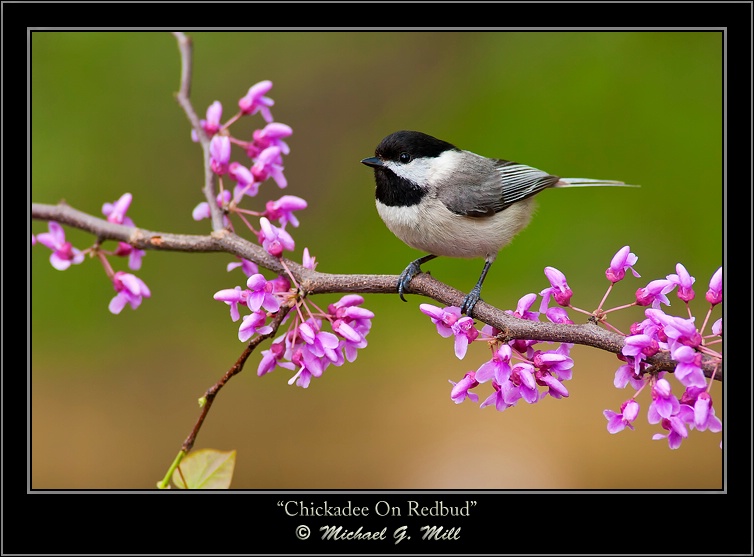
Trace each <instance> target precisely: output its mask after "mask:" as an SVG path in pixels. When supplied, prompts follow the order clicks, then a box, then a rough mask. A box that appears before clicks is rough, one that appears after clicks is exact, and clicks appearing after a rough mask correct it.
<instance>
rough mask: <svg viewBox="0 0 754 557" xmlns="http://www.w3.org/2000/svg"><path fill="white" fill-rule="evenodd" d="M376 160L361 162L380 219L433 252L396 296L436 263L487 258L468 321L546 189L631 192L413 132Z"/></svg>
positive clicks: (465, 307)
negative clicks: (493, 269) (370, 176)
mask: <svg viewBox="0 0 754 557" xmlns="http://www.w3.org/2000/svg"><path fill="white" fill-rule="evenodd" d="M374 154H375V156H374V157H369V158H366V159H363V160H362V161H361V162H362V163H363V164H365V165H367V166H371V167H373V168H374V178H375V182H376V184H377V188H376V194H375V196H376V198H377V212H378V213H379V214H380V217H382V220H383V221H384V222H385V224H386V225H387V227H388V228H389V229H390V231H391V232H392V233H393V234H395V235H396V236H397V237H398V238H400V239H401V240H402V241H403V242H405V243H406V244H408V245H409V246H411V247H412V248H416V249H418V250H421V251H425V252H428V255H425V256H423V257H420V258H419V259H416V260H415V261H412V262H411V263H410V264H409V265H408V267H406V269H405V270H404V271H403V273H401V275H400V278H399V281H398V294H399V295H400V297H401V299H402V300H403V301H404V302H405V301H406V299H405V298H404V297H403V293H404V292H407V291H408V287H409V283H410V282H411V279H412V278H413V277H414V276H415V275H416V274H418V273H420V272H421V265H422V264H423V263H426V262H427V261H430V260H432V259H434V258H435V257H437V256H440V255H443V256H448V257H465V258H474V257H484V259H485V262H484V268H483V269H482V274H481V275H480V277H479V280H478V281H477V283H476V286H474V288H473V289H472V290H471V292H469V294H468V295H467V296H466V297H465V298H464V300H463V303H462V304H461V312H462V313H465V314H466V315H469V316H471V312H472V310H473V309H474V305H475V304H476V303H477V302H478V301H479V299H480V295H481V290H482V283H483V282H484V279H485V277H486V276H487V271H489V269H490V266H491V265H492V262H493V261H494V260H495V257H496V256H497V253H498V251H500V249H501V248H503V247H504V246H506V245H507V244H508V243H510V241H511V240H512V239H513V237H514V236H515V235H516V234H517V233H518V232H520V231H521V230H522V229H523V228H524V227H526V225H527V224H529V221H530V220H531V216H532V212H533V211H534V196H535V195H536V194H538V193H539V192H541V191H542V190H544V189H546V188H557V187H567V186H626V185H627V184H625V183H623V182H617V181H611V180H593V179H590V178H560V177H559V176H553V175H551V174H548V173H547V172H543V171H541V170H537V169H536V168H532V167H530V166H526V165H525V164H519V163H516V162H512V161H506V160H501V159H490V158H487V157H482V156H480V155H477V154H475V153H472V152H470V151H464V150H462V149H459V148H457V147H456V146H454V145H452V144H450V143H448V142H447V141H442V140H440V139H436V138H434V137H432V136H430V135H427V134H425V133H421V132H416V131H397V132H395V133H392V134H390V135H388V136H387V137H386V138H385V139H383V140H382V141H381V142H380V144H379V145H378V146H377V149H375V152H374Z"/></svg>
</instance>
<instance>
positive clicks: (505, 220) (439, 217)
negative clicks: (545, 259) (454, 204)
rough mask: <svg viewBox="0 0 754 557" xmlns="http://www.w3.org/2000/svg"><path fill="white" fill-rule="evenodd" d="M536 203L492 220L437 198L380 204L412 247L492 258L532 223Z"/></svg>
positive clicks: (516, 207) (384, 217) (516, 206)
mask: <svg viewBox="0 0 754 557" xmlns="http://www.w3.org/2000/svg"><path fill="white" fill-rule="evenodd" d="M533 211H534V200H533V199H531V198H530V199H525V200H523V201H520V202H518V203H516V204H514V205H512V206H510V207H508V208H507V209H505V210H504V211H500V212H499V213H495V214H494V215H493V216H491V217H481V218H480V217H464V216H461V215H457V214H455V213H452V212H451V211H449V210H448V209H447V208H446V207H445V205H443V203H442V202H441V201H439V200H438V199H436V198H429V197H425V198H424V199H423V200H422V202H421V203H420V204H417V205H412V206H409V207H390V206H387V205H384V204H382V203H380V202H379V201H377V212H378V213H379V215H380V217H381V218H382V220H383V221H384V222H385V225H387V227H388V228H389V229H390V231H391V232H392V233H393V234H395V235H396V236H397V237H398V238H399V239H401V240H402V241H403V242H404V243H406V244H408V245H409V246H411V247H412V248H416V249H418V250H421V251H424V252H427V253H431V254H434V255H443V256H447V257H466V258H473V257H492V258H494V256H495V254H497V252H498V251H499V250H500V249H501V248H502V247H503V246H505V245H507V244H508V243H510V241H511V240H512V239H513V237H514V236H515V235H516V234H518V233H519V232H520V231H521V230H522V229H523V228H524V227H525V226H526V225H527V224H528V223H529V220H531V215H532V212H533Z"/></svg>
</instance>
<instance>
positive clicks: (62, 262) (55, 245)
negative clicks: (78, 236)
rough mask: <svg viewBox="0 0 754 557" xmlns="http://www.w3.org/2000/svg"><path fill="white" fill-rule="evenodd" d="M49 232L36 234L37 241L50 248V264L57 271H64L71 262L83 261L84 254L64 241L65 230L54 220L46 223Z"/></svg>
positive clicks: (75, 263) (76, 263)
mask: <svg viewBox="0 0 754 557" xmlns="http://www.w3.org/2000/svg"><path fill="white" fill-rule="evenodd" d="M47 228H48V230H49V232H42V233H41V234H37V241H38V242H39V243H40V244H42V245H43V246H46V247H48V248H50V249H51V250H52V255H50V264H51V265H52V266H53V267H54V268H56V269H57V270H58V271H65V270H66V269H67V268H68V267H70V266H71V265H72V264H74V265H78V264H79V263H81V262H82V261H84V254H83V253H81V251H80V250H78V249H76V248H74V247H73V246H72V245H71V243H70V242H66V241H65V230H63V227H62V226H60V225H59V224H58V223H57V222H55V221H52V220H51V221H50V222H48V223H47Z"/></svg>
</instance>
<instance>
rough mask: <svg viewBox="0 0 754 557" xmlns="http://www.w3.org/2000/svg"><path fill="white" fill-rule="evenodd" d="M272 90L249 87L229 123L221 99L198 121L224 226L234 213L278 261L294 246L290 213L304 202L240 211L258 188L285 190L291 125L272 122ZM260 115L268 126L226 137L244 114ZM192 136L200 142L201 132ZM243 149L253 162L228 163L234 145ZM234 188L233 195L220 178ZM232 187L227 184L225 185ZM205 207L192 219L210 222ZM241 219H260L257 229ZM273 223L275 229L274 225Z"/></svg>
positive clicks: (267, 84)
mask: <svg viewBox="0 0 754 557" xmlns="http://www.w3.org/2000/svg"><path fill="white" fill-rule="evenodd" d="M271 89H272V82H271V81H260V82H259V83H257V84H256V85H253V86H251V87H250V88H249V90H248V92H247V93H246V95H244V96H243V97H242V98H241V99H240V100H239V101H238V107H239V111H238V112H237V113H236V114H235V115H234V116H232V117H231V118H230V119H229V120H228V121H227V122H225V123H222V121H221V120H222V113H223V106H222V104H221V103H220V101H215V102H213V103H212V104H211V105H210V106H209V108H207V113H206V118H205V119H203V120H201V121H200V123H201V126H202V131H203V132H204V134H205V135H206V136H207V139H208V140H209V152H210V167H211V168H212V171H213V172H214V173H215V175H216V176H217V177H218V179H219V184H220V191H219V193H218V194H217V197H216V199H215V202H216V203H217V206H218V207H219V208H220V209H221V210H222V211H223V218H224V224H225V226H228V227H231V226H232V225H231V221H230V219H229V215H230V214H237V215H238V216H239V217H240V218H241V219H242V220H243V221H244V223H245V224H246V225H247V226H248V227H249V229H251V230H252V232H254V234H255V235H256V236H257V239H258V241H259V243H260V244H261V245H262V247H264V249H265V250H267V252H268V253H270V254H271V255H274V256H275V257H281V256H282V252H283V251H284V250H289V251H290V250H293V249H294V247H295V243H294V241H293V238H292V237H291V235H290V233H289V232H288V231H286V226H287V225H288V224H290V225H291V226H293V227H297V226H298V224H299V221H298V219H297V218H296V217H295V215H294V214H293V211H299V210H301V209H305V208H306V206H307V203H306V201H304V200H303V199H301V198H300V197H296V196H293V195H284V196H282V197H281V198H279V199H277V200H275V201H268V202H267V203H266V205H265V209H264V210H263V211H252V210H248V209H242V208H240V207H239V205H240V203H241V202H242V201H243V199H244V198H245V197H256V195H257V194H258V193H259V186H260V185H261V184H262V183H263V182H265V181H267V180H268V179H272V180H273V181H274V182H275V183H276V184H277V185H278V187H279V188H286V187H287V186H288V181H287V180H286V178H285V174H284V170H285V169H284V165H283V156H284V155H288V154H289V153H290V147H289V146H288V144H287V143H286V142H285V138H287V137H289V136H290V135H291V134H292V133H293V130H292V129H291V128H290V126H287V125H286V124H282V123H280V122H274V121H273V118H272V113H271V111H270V107H271V106H273V105H274V104H275V103H274V101H273V100H272V99H271V98H269V97H267V96H266V95H267V93H269V91H270V90H271ZM257 113H258V114H260V115H261V116H262V118H264V120H265V122H266V124H265V126H264V127H263V128H261V129H257V130H255V131H254V132H253V133H252V135H251V139H240V138H236V137H233V136H232V135H231V134H230V126H231V125H232V124H233V123H234V122H236V121H238V120H239V119H240V118H242V117H243V116H249V115H253V114H257ZM191 137H192V139H193V140H194V141H199V139H200V138H199V134H198V133H197V132H196V130H193V131H192V134H191ZM234 144H235V145H236V146H238V147H240V148H241V149H243V151H244V155H245V156H246V157H247V158H248V159H250V160H251V164H248V165H244V164H241V163H240V162H237V161H233V162H231V154H232V146H233V145H234ZM226 179H227V180H229V181H230V182H231V183H232V184H233V189H232V192H233V193H232V194H231V190H230V188H229V187H226V184H225V183H224V180H226ZM227 186H230V184H227ZM210 214H211V211H210V206H209V204H208V203H207V202H206V201H204V202H202V203H199V205H197V206H196V207H195V208H194V210H193V212H192V217H193V218H194V220H201V219H205V218H209V216H210ZM245 215H252V216H256V217H259V227H258V228H254V227H253V226H252V225H251V224H250V223H249V222H248V221H247V220H246V218H245ZM273 222H277V225H275V224H273Z"/></svg>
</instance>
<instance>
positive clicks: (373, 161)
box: [361, 157, 384, 168]
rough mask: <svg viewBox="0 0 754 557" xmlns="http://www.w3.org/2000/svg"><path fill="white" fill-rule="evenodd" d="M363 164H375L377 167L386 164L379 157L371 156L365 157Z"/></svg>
mask: <svg viewBox="0 0 754 557" xmlns="http://www.w3.org/2000/svg"><path fill="white" fill-rule="evenodd" d="M361 164H365V165H367V166H373V167H375V168H377V167H380V166H384V164H382V161H381V160H380V159H378V158H377V157H369V158H368V159H363V160H362V161H361Z"/></svg>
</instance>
